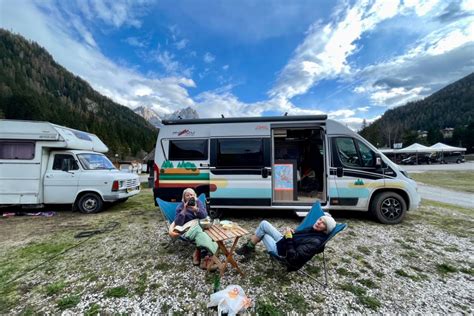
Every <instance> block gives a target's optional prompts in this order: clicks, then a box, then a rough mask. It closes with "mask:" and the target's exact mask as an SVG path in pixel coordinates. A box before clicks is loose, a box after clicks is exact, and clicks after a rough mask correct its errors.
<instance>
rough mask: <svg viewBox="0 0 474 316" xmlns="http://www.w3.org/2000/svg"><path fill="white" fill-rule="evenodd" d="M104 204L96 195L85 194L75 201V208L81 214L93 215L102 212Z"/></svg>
mask: <svg viewBox="0 0 474 316" xmlns="http://www.w3.org/2000/svg"><path fill="white" fill-rule="evenodd" d="M103 205H104V202H102V199H101V198H100V196H99V195H98V194H95V193H86V194H84V195H83V196H81V197H80V199H79V201H77V207H78V208H79V211H80V212H81V213H85V214H93V213H98V212H100V211H101V210H102V207H103Z"/></svg>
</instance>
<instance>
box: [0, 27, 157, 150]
mask: <svg viewBox="0 0 474 316" xmlns="http://www.w3.org/2000/svg"><path fill="white" fill-rule="evenodd" d="M0 56H1V58H0V118H6V119H25V120H41V121H49V122H52V123H56V124H59V125H64V126H68V127H71V128H75V129H79V130H84V131H88V132H91V133H94V134H96V135H98V136H99V137H100V138H101V139H102V140H103V141H104V142H105V143H106V145H107V146H108V147H109V149H110V151H109V153H108V154H109V155H113V154H115V153H118V154H119V155H120V157H121V158H127V157H130V156H137V155H138V156H139V155H142V154H143V152H148V151H149V150H151V149H152V148H153V146H154V142H155V141H156V136H157V129H156V128H154V127H153V126H152V125H151V124H149V123H148V122H147V121H146V120H145V119H143V118H142V117H141V116H139V115H137V114H135V113H134V112H133V111H132V110H131V109H129V108H127V107H125V106H122V105H120V104H117V103H115V102H113V101H112V100H110V99H109V98H107V97H104V96H102V95H101V94H99V93H98V92H96V91H95V90H94V89H92V87H91V86H90V85H89V84H88V83H87V82H86V81H84V80H82V79H81V78H79V77H77V76H75V75H73V74H72V73H70V72H69V71H67V70H66V69H65V68H63V67H62V66H60V65H59V64H57V63H56V62H55V61H54V60H53V58H52V56H51V55H50V54H49V53H48V52H47V51H46V50H45V49H44V48H42V47H40V46H39V45H38V44H36V43H34V42H29V41H27V40H26V39H24V38H23V37H21V36H19V35H14V34H12V33H10V32H8V31H6V30H3V29H0Z"/></svg>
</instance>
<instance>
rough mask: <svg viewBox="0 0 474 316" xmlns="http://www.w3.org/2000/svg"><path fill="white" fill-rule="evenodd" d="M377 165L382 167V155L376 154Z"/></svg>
mask: <svg viewBox="0 0 474 316" xmlns="http://www.w3.org/2000/svg"><path fill="white" fill-rule="evenodd" d="M375 166H376V167H381V166H382V157H380V156H378V155H377V156H375Z"/></svg>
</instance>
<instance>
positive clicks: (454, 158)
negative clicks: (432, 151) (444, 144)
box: [438, 151, 466, 163]
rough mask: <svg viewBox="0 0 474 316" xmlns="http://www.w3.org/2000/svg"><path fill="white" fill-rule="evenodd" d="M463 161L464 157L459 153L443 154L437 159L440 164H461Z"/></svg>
mask: <svg viewBox="0 0 474 316" xmlns="http://www.w3.org/2000/svg"><path fill="white" fill-rule="evenodd" d="M465 161H466V160H465V159H464V155H463V154H462V153H461V152H459V151H454V152H444V153H442V155H440V156H439V157H438V162H440V163H461V162H465Z"/></svg>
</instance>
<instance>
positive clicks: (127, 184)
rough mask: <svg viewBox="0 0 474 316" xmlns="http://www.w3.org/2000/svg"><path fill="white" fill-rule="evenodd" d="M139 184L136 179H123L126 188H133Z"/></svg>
mask: <svg viewBox="0 0 474 316" xmlns="http://www.w3.org/2000/svg"><path fill="white" fill-rule="evenodd" d="M138 185H139V182H138V179H129V180H127V181H125V187H126V188H134V187H137V186H138Z"/></svg>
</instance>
